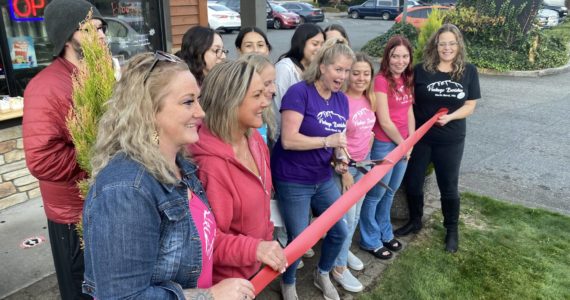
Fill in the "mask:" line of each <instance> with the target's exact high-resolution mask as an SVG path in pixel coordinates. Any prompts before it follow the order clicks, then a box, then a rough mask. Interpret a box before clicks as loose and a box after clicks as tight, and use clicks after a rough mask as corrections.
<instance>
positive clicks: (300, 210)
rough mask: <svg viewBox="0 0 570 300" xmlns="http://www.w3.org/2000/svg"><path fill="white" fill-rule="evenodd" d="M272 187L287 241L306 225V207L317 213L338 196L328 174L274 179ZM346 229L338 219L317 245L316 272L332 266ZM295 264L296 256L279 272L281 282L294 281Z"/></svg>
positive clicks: (293, 237) (297, 262) (336, 188)
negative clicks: (307, 180) (318, 178)
mask: <svg viewBox="0 0 570 300" xmlns="http://www.w3.org/2000/svg"><path fill="white" fill-rule="evenodd" d="M274 187H275V192H276V195H277V199H278V201H279V210H280V211H281V217H282V218H283V222H284V223H285V228H286V229H287V239H288V241H289V243H291V242H292V241H293V240H294V239H295V238H296V237H297V236H298V235H299V234H301V232H303V230H305V228H307V226H309V210H312V211H313V215H315V216H319V215H321V214H322V213H323V212H324V211H325V210H327V208H329V207H330V206H331V205H332V204H333V203H334V202H335V201H336V200H337V199H338V198H339V197H340V192H339V189H338V186H337V185H336V183H335V182H334V180H333V179H332V178H331V179H329V180H327V181H325V182H323V183H320V184H299V183H293V182H286V181H280V180H274ZM347 231H348V230H347V227H346V223H345V222H343V221H342V220H339V221H338V222H336V223H335V224H334V225H333V227H332V228H331V229H330V230H329V232H328V233H327V236H326V237H325V239H324V241H323V244H322V246H321V257H320V259H319V264H318V268H319V271H320V272H323V273H327V272H330V271H331V270H332V268H333V266H334V260H335V259H336V257H337V256H338V253H339V252H340V249H341V247H342V244H343V242H344V240H345V239H346V235H347ZM298 264H299V260H296V261H295V262H294V263H292V264H291V265H290V266H289V268H287V271H285V273H284V274H283V282H284V283H285V284H294V283H295V274H296V271H297V265H298Z"/></svg>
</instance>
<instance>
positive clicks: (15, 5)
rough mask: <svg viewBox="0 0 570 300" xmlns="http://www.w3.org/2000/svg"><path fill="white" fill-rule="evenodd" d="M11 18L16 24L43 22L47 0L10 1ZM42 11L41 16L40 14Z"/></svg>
mask: <svg viewBox="0 0 570 300" xmlns="http://www.w3.org/2000/svg"><path fill="white" fill-rule="evenodd" d="M8 3H9V9H10V16H11V17H12V20H14V21H16V22H25V21H42V20H43V19H44V18H43V9H44V8H45V6H46V3H45V0H9V2H8ZM39 11H41V15H40V14H39Z"/></svg>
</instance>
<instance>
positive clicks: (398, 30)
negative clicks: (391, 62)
mask: <svg viewBox="0 0 570 300" xmlns="http://www.w3.org/2000/svg"><path fill="white" fill-rule="evenodd" d="M396 34H400V35H403V36H405V37H406V38H407V39H408V40H410V43H412V47H414V46H415V45H416V43H417V40H418V30H417V29H416V28H415V27H414V26H412V25H410V24H407V23H406V24H403V23H396V24H394V26H392V28H390V29H389V30H388V31H386V33H384V34H383V35H380V36H377V37H375V38H373V39H371V40H370V41H368V42H367V43H366V45H364V47H362V49H361V51H362V52H365V53H367V54H368V55H370V56H372V57H381V56H382V53H383V52H384V47H385V46H386V43H387V42H388V40H389V39H390V38H391V37H392V36H394V35H396Z"/></svg>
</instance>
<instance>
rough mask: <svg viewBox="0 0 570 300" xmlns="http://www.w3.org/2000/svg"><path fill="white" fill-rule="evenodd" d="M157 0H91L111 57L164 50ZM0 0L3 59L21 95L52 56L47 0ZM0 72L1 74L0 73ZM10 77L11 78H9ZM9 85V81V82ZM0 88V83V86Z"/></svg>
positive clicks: (125, 57)
mask: <svg viewBox="0 0 570 300" xmlns="http://www.w3.org/2000/svg"><path fill="white" fill-rule="evenodd" d="M159 1H161V0H91V1H90V2H91V3H93V4H94V5H95V7H97V9H98V10H99V12H100V13H101V15H102V16H103V18H104V19H105V21H106V22H107V23H108V25H109V27H108V32H107V42H108V45H109V48H110V50H111V53H112V54H113V56H114V57H116V58H118V59H119V62H120V63H123V62H124V61H126V60H127V59H129V58H130V57H132V56H133V55H135V54H137V53H141V52H147V51H154V50H164V41H163V36H164V35H163V33H162V28H163V25H162V24H160V20H161V16H160V14H161V12H160V3H159ZM32 2H33V3H36V4H38V5H37V7H33V8H29V7H28V5H27V3H30V1H28V0H0V13H1V15H2V20H3V24H0V26H3V27H4V29H5V31H6V36H7V41H0V42H1V43H6V44H7V45H8V51H7V52H8V54H4V55H6V56H7V57H8V55H9V59H7V61H11V63H12V68H13V70H14V72H13V76H12V75H10V78H9V79H10V82H12V80H13V81H14V82H15V83H14V86H15V88H16V90H17V91H16V93H12V94H18V95H22V94H23V91H24V89H25V87H26V85H27V83H28V82H29V80H30V79H31V78H32V77H33V76H34V75H35V74H36V73H37V72H39V70H41V69H42V68H43V67H45V66H47V65H48V64H49V63H51V61H52V60H53V57H52V49H53V46H52V45H51V43H50V42H49V41H48V38H47V32H46V27H45V22H44V21H43V13H44V6H45V5H47V4H48V3H49V2H50V0H44V1H32ZM0 72H2V71H0ZM0 76H2V75H0ZM12 77H13V79H12ZM10 86H11V87H12V85H10ZM0 89H1V86H0Z"/></svg>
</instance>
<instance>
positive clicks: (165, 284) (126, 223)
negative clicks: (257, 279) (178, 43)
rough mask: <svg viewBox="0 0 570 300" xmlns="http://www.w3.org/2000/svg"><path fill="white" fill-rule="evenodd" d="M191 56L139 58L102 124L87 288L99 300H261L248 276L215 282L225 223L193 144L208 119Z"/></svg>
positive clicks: (89, 206) (89, 205) (88, 205)
mask: <svg viewBox="0 0 570 300" xmlns="http://www.w3.org/2000/svg"><path fill="white" fill-rule="evenodd" d="M199 96H200V89H199V88H198V84H197V82H196V79H195V78H194V76H193V75H192V73H190V71H189V70H188V67H187V65H186V63H184V62H183V61H181V60H180V59H178V58H177V57H176V56H173V55H170V54H168V53H164V52H157V53H156V54H155V55H154V56H153V55H151V54H149V53H146V54H139V55H137V56H135V57H133V58H132V59H131V60H129V62H128V64H127V66H126V67H125V69H124V70H123V74H122V78H121V80H120V81H119V82H118V83H117V85H116V87H115V91H114V92H113V95H112V97H111V99H110V100H109V102H108V103H107V111H106V112H105V113H104V115H103V116H102V118H101V120H100V122H99V131H98V135H97V142H96V145H95V147H94V151H93V153H94V156H93V158H92V161H91V163H92V166H93V176H94V180H93V182H92V184H91V188H90V190H89V194H88V196H87V198H86V200H85V207H84V212H83V222H84V223H83V224H84V231H83V238H84V242H85V282H84V284H83V291H84V292H86V293H88V294H90V295H91V296H93V297H95V298H97V299H124V298H129V299H130V298H144V299H190V298H191V299H198V298H199V299H251V298H253V297H254V293H253V286H252V285H251V283H250V282H248V281H247V280H244V279H235V278H234V279H225V280H222V281H220V282H219V283H218V284H216V285H212V268H213V263H212V252H213V245H214V237H215V234H216V221H215V219H214V217H213V214H212V213H211V209H210V206H209V203H208V201H207V199H206V195H205V192H204V190H203V188H202V185H201V183H200V181H199V180H198V178H197V177H196V170H197V168H196V166H195V165H194V164H193V163H192V162H191V161H190V160H188V158H187V155H186V153H185V148H186V146H187V145H189V144H192V143H195V142H197V141H198V132H197V126H198V125H199V124H200V123H201V122H202V119H203V118H204V111H203V110H202V107H201V106H200V103H199V102H198V99H199Z"/></svg>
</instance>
